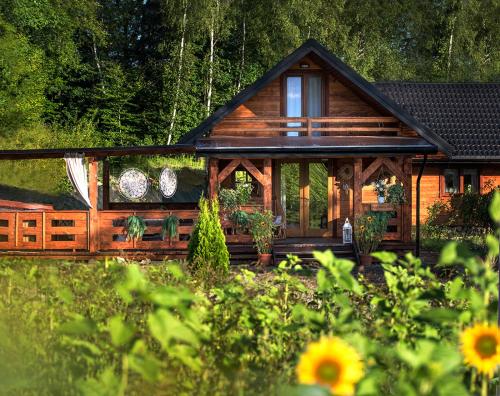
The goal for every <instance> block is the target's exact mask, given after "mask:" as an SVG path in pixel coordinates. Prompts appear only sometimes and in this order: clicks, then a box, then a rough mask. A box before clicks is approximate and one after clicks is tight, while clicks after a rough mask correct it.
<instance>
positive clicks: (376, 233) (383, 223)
mask: <svg viewBox="0 0 500 396" xmlns="http://www.w3.org/2000/svg"><path fill="white" fill-rule="evenodd" d="M389 216H390V214H389V213H388V212H373V211H370V212H367V213H366V214H364V215H362V216H360V217H358V218H357V219H356V221H355V226H356V227H355V230H354V231H355V235H356V242H357V244H358V248H359V251H360V253H361V254H360V261H361V266H365V265H370V264H371V263H372V256H370V253H372V252H374V251H375V250H376V249H377V248H378V246H379V244H380V242H382V240H383V239H384V234H385V232H386V230H387V222H388V220H389Z"/></svg>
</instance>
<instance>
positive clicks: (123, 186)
mask: <svg viewBox="0 0 500 396" xmlns="http://www.w3.org/2000/svg"><path fill="white" fill-rule="evenodd" d="M118 188H119V190H120V193H121V194H122V195H123V196H124V197H125V198H128V199H141V198H144V196H145V195H146V194H147V193H148V190H149V180H148V177H147V176H146V174H145V173H144V172H142V171H140V170H139V169H136V168H129V169H125V170H124V171H123V172H122V173H121V175H120V177H119V178H118Z"/></svg>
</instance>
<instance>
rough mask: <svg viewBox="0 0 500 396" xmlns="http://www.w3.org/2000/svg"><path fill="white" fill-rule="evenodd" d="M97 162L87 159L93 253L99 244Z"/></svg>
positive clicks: (90, 247) (93, 159)
mask: <svg viewBox="0 0 500 396" xmlns="http://www.w3.org/2000/svg"><path fill="white" fill-rule="evenodd" d="M98 174H99V162H98V161H97V160H96V159H95V158H91V159H90V160H89V198H90V204H91V205H92V207H91V208H90V209H89V250H90V252H91V253H94V252H96V251H97V250H98V246H99V217H98V213H97V205H98V196H99V187H98V184H97V181H98Z"/></svg>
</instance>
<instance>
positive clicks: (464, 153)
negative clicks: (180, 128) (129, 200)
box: [0, 40, 500, 256]
mask: <svg viewBox="0 0 500 396" xmlns="http://www.w3.org/2000/svg"><path fill="white" fill-rule="evenodd" d="M499 106H500V84H419V83H402V82H391V83H370V82H368V81H367V80H365V79H364V78H363V77H361V76H360V75H359V74H358V73H356V72H355V71H354V70H353V69H351V68H350V67H349V66H348V65H346V64H345V63H344V62H342V61H341V60H340V59H339V58H337V57H336V56H334V55H333V54H331V53H330V52H329V51H328V50H326V49H325V48H324V47H323V46H321V45H320V44H319V43H318V42H316V41H315V40H308V41H307V42H305V43H304V44H303V45H302V46H301V47H299V48H298V49H296V50H295V51H294V52H292V53H291V54H290V55H288V56H287V57H286V58H284V59H283V60H282V61H281V62H279V63H278V64H277V65H276V66H274V67H273V68H272V69H270V70H269V71H268V72H267V73H265V74H264V75H263V76H262V77H261V78H260V79H258V80H257V81H256V82H255V83H254V84H252V85H251V86H249V87H247V88H246V89H244V90H243V91H242V92H240V93H238V94H237V95H236V96H235V97H234V98H233V99H232V100H231V101H230V102H229V103H227V104H226V105H225V106H223V107H221V108H219V109H218V110H217V111H215V112H214V113H213V114H212V115H211V116H210V117H208V118H207V119H206V120H205V121H203V122H202V123H201V124H200V125H199V126H197V127H196V128H194V129H193V130H191V131H190V132H189V133H187V134H186V135H185V136H184V137H183V138H182V139H181V141H180V142H179V144H178V145H176V146H164V147H159V146H156V147H143V148H133V149H130V148H114V149H101V150H100V149H71V150H73V151H80V152H84V153H85V155H86V156H87V157H90V158H91V161H90V164H91V165H90V191H91V194H90V195H91V199H92V200H93V202H95V203H96V205H95V206H94V208H93V209H91V210H89V211H87V212H81V213H79V214H78V216H80V217H81V219H80V217H78V219H79V220H77V219H76V218H75V221H74V222H73V223H71V222H61V223H60V224H64V227H63V226H61V227H63V228H64V230H63V231H64V233H65V234H67V235H72V234H71V232H73V231H74V230H73V231H72V230H70V229H69V228H68V227H69V226H68V224H76V222H79V223H78V224H81V225H82V229H80V230H79V231H78V232H79V233H80V234H78V235H80V237H76V236H75V235H77V234H76V233H74V235H73V238H74V239H72V240H71V238H70V239H69V240H67V241H66V243H65V244H62V243H61V244H60V245H58V246H60V248H59V249H57V247H56V248H54V246H55V245H57V243H54V242H61V241H60V240H59V239H58V238H60V237H57V236H56V238H55V240H54V235H55V234H47V232H48V231H51V232H52V233H54V232H55V231H54V229H56V231H57V224H59V223H57V220H58V219H63V217H64V214H61V212H60V211H59V212H57V213H56V214H53V212H50V213H49V212H47V213H45V212H44V213H45V214H42V213H40V211H39V210H37V211H29V212H28V213H30V214H33V216H35V215H36V216H38V217H39V219H38V217H37V219H38V224H39V226H40V227H39V228H40V229H39V231H37V232H38V233H37V234H35V233H31V234H26V232H28V233H29V232H30V230H28V231H26V232H25V227H24V225H25V224H28V225H29V223H26V220H25V219H27V217H26V216H28V217H29V215H27V214H26V212H23V213H19V212H16V213H17V214H16V213H14V211H13V210H12V211H10V212H9V211H4V212H0V249H4V250H10V251H13V252H16V251H19V250H22V249H23V248H26V246H27V245H29V244H30V243H31V247H33V248H34V249H38V250H42V251H45V252H48V251H50V252H51V254H54V251H56V250H58V251H63V250H67V251H69V252H70V253H68V254H73V255H74V254H75V252H81V254H88V253H91V254H93V255H96V254H102V255H109V254H123V252H125V251H126V252H136V253H137V252H142V253H147V252H150V253H151V252H153V253H154V254H156V255H170V256H178V255H183V254H185V251H186V247H187V243H188V242H187V241H188V239H189V233H190V230H191V229H192V226H193V222H194V220H195V218H196V206H195V202H193V203H192V204H191V205H187V206H185V207H183V208H179V207H177V206H172V207H168V205H167V206H165V205H162V206H161V207H160V206H159V207H158V209H155V208H152V207H151V206H147V207H146V206H144V207H141V206H140V205H134V206H132V205H130V206H127V205H121V206H119V207H118V206H115V207H113V206H112V205H110V203H109V184H108V185H107V183H109V169H107V166H106V161H105V159H106V157H108V156H114V155H130V154H137V155H147V154H164V155H169V154H172V153H176V152H190V153H196V155H198V156H204V157H206V159H207V172H208V179H207V180H208V185H207V191H208V193H209V195H210V196H211V197H215V196H217V194H218V191H219V190H220V188H231V187H234V186H235V185H237V184H238V183H240V182H242V181H243V182H249V183H252V185H254V189H253V192H252V200H251V204H252V208H249V210H262V209H269V210H272V211H273V212H274V214H275V215H276V216H280V217H281V218H282V219H283V222H284V224H285V227H286V237H287V240H289V241H291V242H290V244H292V245H293V244H294V243H297V241H301V242H302V243H304V240H310V241H313V240H314V241H315V242H314V244H312V245H314V246H325V247H329V246H330V247H334V248H335V246H337V247H338V246H340V245H339V244H338V241H339V240H340V238H341V236H342V235H341V234H342V226H343V224H344V221H345V220H346V218H348V219H350V220H351V222H353V220H354V219H355V218H356V217H358V216H360V215H361V214H362V213H364V212H366V211H369V210H371V211H390V212H391V213H393V217H392V218H391V219H390V220H389V225H388V228H387V233H386V240H387V241H396V242H399V243H401V244H404V246H408V243H410V242H411V239H412V225H414V224H418V223H419V221H418V220H419V219H420V218H421V217H423V215H424V214H425V208H426V207H427V206H428V205H429V204H431V203H432V202H434V201H435V200H437V199H447V197H448V196H449V195H450V194H452V193H459V192H462V191H464V189H465V188H473V189H484V188H487V187H488V186H496V185H497V184H500V166H499V163H500V136H499V125H500V122H499V121H500V109H499ZM66 151H69V149H68V150H66ZM64 152H65V150H59V151H57V150H41V151H39V152H37V153H36V152H34V151H30V152H28V151H19V152H17V153H16V152H0V159H1V158H5V159H7V158H8V159H13V158H18V159H21V158H35V157H36V158H54V157H57V156H62V154H63V153H64ZM45 155H47V156H49V157H44V156H45ZM50 155H51V156H52V157H50ZM102 160H104V161H103V164H104V188H103V193H104V196H103V206H102V207H101V208H98V207H97V188H96V186H97V184H96V180H97V164H98V163H99V161H102ZM381 177H384V178H388V179H390V180H391V181H392V182H396V183H401V185H402V186H403V188H404V194H405V198H406V201H405V203H403V204H400V205H393V204H387V203H378V202H377V197H376V194H375V193H374V191H373V187H372V185H371V184H372V182H373V181H375V180H377V179H378V178H381ZM490 179H491V182H488V180H490ZM467 186H470V187H467ZM420 211H422V214H421V213H420ZM165 212H169V213H175V214H176V215H177V216H178V217H179V218H180V219H181V224H180V232H179V237H178V239H177V240H175V241H169V243H168V244H166V243H165V242H164V241H161V240H154V239H149V240H147V241H146V240H142V241H137V242H134V241H124V240H123V239H121V238H119V237H118V236H119V233H120V227H121V228H123V224H122V223H120V221H119V219H123V218H124V217H126V216H127V215H129V214H133V213H135V214H140V215H142V216H144V217H145V218H146V219H147V221H150V223H151V230H153V231H150V232H158V231H155V230H156V229H157V228H158V227H159V226H158V220H159V219H161V218H162V217H164V216H165ZM69 215H70V214H69V213H68V214H67V215H66V217H68V216H69ZM61 216H62V217H61ZM70 217H71V216H70ZM2 219H3V220H2ZM64 219H66V218H65V217H64ZM68 219H69V217H68ZM68 219H67V220H68ZM54 220H56V222H54ZM69 220H71V219H69ZM2 224H3V225H4V231H5V232H3V235H5V236H4V237H3V240H2ZM32 224H33V223H32ZM55 225H56V226H55ZM83 225H84V227H83ZM224 226H225V229H226V231H227V236H226V239H227V243H228V244H231V245H233V246H236V247H240V248H241V247H242V246H245V245H247V246H251V238H250V236H249V235H246V234H244V233H242V234H238V233H234V232H232V231H230V230H231V228H232V227H231V225H230V224H227V222H226V223H225V225H224ZM37 227H38V226H37ZM20 230H21V231H20ZM23 233H24V234H23ZM25 235H35V237H34V238H32V239H31V242H30V239H29V238H27V239H26V238H25ZM63 239H64V238H63ZM26 241H27V242H26ZM77 241H80V242H79V243H77ZM318 241H319V242H318ZM2 243H3V245H2ZM278 245H279V244H278V243H277V244H276V246H278ZM280 246H282V249H283V251H284V252H286V251H290V250H293V249H290V248H289V247H287V245H286V244H284V245H283V241H281V242H280ZM283 246H284V247H283ZM243 250H244V249H243ZM235 251H237V249H236V250H235ZM113 252H114V253H113ZM12 254H15V253H12Z"/></svg>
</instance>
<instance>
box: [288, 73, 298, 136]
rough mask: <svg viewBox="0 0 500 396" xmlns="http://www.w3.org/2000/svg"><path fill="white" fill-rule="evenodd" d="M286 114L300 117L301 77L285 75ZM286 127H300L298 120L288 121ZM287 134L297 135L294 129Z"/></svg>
mask: <svg viewBox="0 0 500 396" xmlns="http://www.w3.org/2000/svg"><path fill="white" fill-rule="evenodd" d="M286 116H287V117H302V77H296V76H294V77H287V79H286ZM287 126H288V127H300V126H301V123H300V122H289V123H288V124H287ZM286 135H287V136H299V135H300V133H299V132H296V131H289V132H287V133H286Z"/></svg>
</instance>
